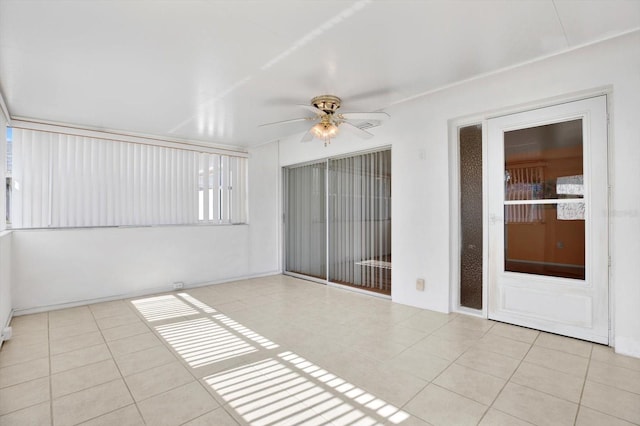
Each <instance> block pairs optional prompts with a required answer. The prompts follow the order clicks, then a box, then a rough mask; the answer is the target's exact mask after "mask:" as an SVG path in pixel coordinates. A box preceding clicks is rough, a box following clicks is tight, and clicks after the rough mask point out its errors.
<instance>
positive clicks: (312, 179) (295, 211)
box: [285, 162, 327, 279]
mask: <svg viewBox="0 0 640 426" xmlns="http://www.w3.org/2000/svg"><path fill="white" fill-rule="evenodd" d="M326 167H327V166H326V162H322V163H315V164H310V165H305V166H301V167H295V168H290V169H285V173H286V174H285V179H286V183H287V186H286V191H287V194H286V196H287V207H286V213H285V214H286V224H285V225H286V226H285V229H286V239H287V254H286V265H285V268H286V270H287V271H289V272H296V273H299V274H304V275H309V276H313V277H317V278H322V279H326V277H327V267H326V263H327V262H326V259H327V254H326V246H327V245H326V241H327V228H326V219H325V218H326V203H325V200H326V193H325V187H326V185H325V179H326Z"/></svg>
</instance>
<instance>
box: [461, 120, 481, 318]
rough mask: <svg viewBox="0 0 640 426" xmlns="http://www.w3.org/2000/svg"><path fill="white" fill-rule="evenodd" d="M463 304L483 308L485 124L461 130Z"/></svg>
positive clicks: (468, 306)
mask: <svg viewBox="0 0 640 426" xmlns="http://www.w3.org/2000/svg"><path fill="white" fill-rule="evenodd" d="M460 222H461V233H462V235H461V238H462V247H461V253H460V305H461V306H465V307H467V308H473V309H482V127H481V126H469V127H464V128H461V129H460Z"/></svg>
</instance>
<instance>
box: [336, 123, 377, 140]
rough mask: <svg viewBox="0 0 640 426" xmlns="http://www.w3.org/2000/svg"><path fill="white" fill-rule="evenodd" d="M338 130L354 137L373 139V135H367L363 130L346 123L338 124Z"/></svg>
mask: <svg viewBox="0 0 640 426" xmlns="http://www.w3.org/2000/svg"><path fill="white" fill-rule="evenodd" d="M340 129H344V130H346V131H348V132H350V133H353V134H354V135H356V136H358V137H359V138H362V139H371V138H372V137H373V133H369V132H367V131H365V130H362V129H359V128H357V127H356V126H354V125H353V124H351V123H347V122H346V121H345V122H344V123H342V124H340Z"/></svg>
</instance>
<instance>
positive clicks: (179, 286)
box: [173, 282, 184, 290]
mask: <svg viewBox="0 0 640 426" xmlns="http://www.w3.org/2000/svg"><path fill="white" fill-rule="evenodd" d="M183 288H184V283H183V282H177V283H173V289H174V290H182V289H183Z"/></svg>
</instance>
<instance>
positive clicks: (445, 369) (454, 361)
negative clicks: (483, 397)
mask: <svg viewBox="0 0 640 426" xmlns="http://www.w3.org/2000/svg"><path fill="white" fill-rule="evenodd" d="M455 318H456V317H454V318H453V319H451V321H453V320H454V319H455ZM451 321H448V322H446V323H445V324H443V325H442V326H441V327H438V328H437V329H436V330H434V331H433V333H435V332H436V331H438V330H439V329H441V328H442V327H444V326H445V325H447V324H449V323H450V322H451ZM488 321H491V320H488ZM494 326H495V324H493V325H492V326H491V327H489V328H488V329H487V330H486V331H485V332H484V333H483V334H482V337H480V339H482V338H483V337H484V336H486V335H487V334H488V333H489V332H490V331H491V329H492V328H493V327H494ZM463 328H466V327H463ZM471 330H472V329H471ZM433 333H432V334H433ZM432 334H430V335H429V336H431V335H432ZM425 338H426V337H425ZM480 339H477V340H478V341H479V340H480ZM421 340H422V339H421ZM472 347H473V345H471V346H469V347H468V348H466V349H465V350H464V351H462V353H461V354H460V355H458V356H457V357H456V358H455V359H454V360H453V361H450V362H449V365H447V367H446V368H444V369H443V370H442V371H441V372H440V373H438V374H437V375H436V376H435V377H434V378H433V379H432V380H430V381H427V384H426V385H424V387H422V389H420V390H419V391H418V392H416V394H415V395H414V396H413V397H411V398H410V399H409V400H408V401H407V402H405V403H404V404H403V405H402V407H400V409H401V410H403V411H405V412H407V413H408V411H406V409H405V407H406V406H407V405H408V404H409V403H410V402H411V401H413V400H414V399H415V398H416V396H418V394H419V393H420V392H422V391H423V390H425V389H426V388H427V387H428V386H429V385H431V384H432V385H434V386H437V387H439V388H440V389H444V390H446V391H448V392H451V393H454V394H456V395H458V396H461V397H463V398H466V399H468V400H470V401H473V402H476V403H478V404H482V405H486V404H483V403H482V402H480V401H476V400H475V399H473V398H469V397H468V396H466V395H462V394H460V393H458V392H456V391H453V390H450V389H447V388H444V387H442V386H440V385H438V384H436V383H434V381H435V380H437V379H438V377H440V376H441V375H442V374H443V373H444V372H445V371H447V370H448V369H449V367H451V366H452V365H453V364H455V363H456V361H457V360H458V359H460V357H462V356H463V355H464V354H465V353H467V351H468V350H469V349H471V348H472ZM434 356H435V355H434ZM438 358H440V357H438ZM441 359H444V360H445V361H449V360H448V359H445V358H441ZM463 367H464V366H463ZM466 368H469V367H466ZM472 370H474V371H478V370H475V369H472ZM478 372H480V373H483V372H481V371H478ZM484 374H487V375H490V374H488V373H484ZM491 376H492V377H495V376H493V375H491ZM415 377H417V376H415ZM418 378H419V377H418ZM496 398H497V396H496ZM494 400H495V399H494ZM489 408H491V406H490V405H489V406H487V409H486V410H485V412H484V413H483V414H482V416H481V417H480V420H479V421H478V423H480V422H481V421H482V419H483V418H484V416H485V414H486V413H487V411H489ZM411 415H412V416H415V417H418V418H419V419H420V420H423V421H425V422H427V423H429V422H428V421H427V420H425V419H423V418H422V417H419V416H418V415H416V414H411Z"/></svg>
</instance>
